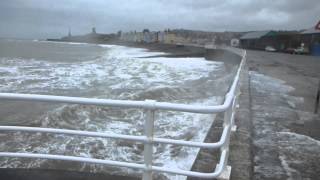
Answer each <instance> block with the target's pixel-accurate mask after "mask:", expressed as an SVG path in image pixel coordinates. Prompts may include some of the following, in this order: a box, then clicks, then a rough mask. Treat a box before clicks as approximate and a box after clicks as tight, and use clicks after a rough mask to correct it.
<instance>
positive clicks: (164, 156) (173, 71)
mask: <svg viewBox="0 0 320 180" xmlns="http://www.w3.org/2000/svg"><path fill="white" fill-rule="evenodd" d="M33 43H44V42H33ZM59 44H62V43H52V46H59ZM73 46H85V44H73ZM100 48H104V49H105V51H104V53H102V54H100V55H99V56H97V57H94V58H92V59H88V60H87V61H81V62H67V63H66V62H63V61H62V62H50V61H46V60H41V59H24V58H19V57H17V58H8V57H0V74H1V77H0V82H1V83H0V90H1V92H17V93H40V94H59V95H69V96H70V95H72V96H84V97H95V98H108V99H130V100H145V99H155V100H157V101H166V102H176V103H188V104H202V105H215V104H220V103H221V102H222V100H223V95H224V94H225V92H226V91H227V88H228V85H229V84H230V82H231V80H232V77H233V75H232V74H229V73H228V72H226V70H225V69H224V65H223V63H220V62H212V61H206V60H205V59H203V58H164V57H159V58H153V57H152V58H148V56H154V55H161V54H164V53H159V52H148V51H147V50H145V49H139V48H128V47H122V46H111V45H100ZM140 57H144V58H140ZM143 118H144V114H143V112H142V111H141V110H136V109H119V108H109V107H95V106H83V105H61V106H55V108H54V109H52V110H50V111H48V112H45V113H44V114H43V115H42V116H41V117H38V119H37V120H36V121H37V124H38V126H40V127H51V128H63V129H77V130H87V131H98V132H106V133H119V134H130V135H142V134H143V126H144V120H143ZM213 121H214V117H213V116H212V115H201V114H192V113H183V112H172V111H157V112H156V120H155V136H156V137H162V138H172V139H181V140H190V141H203V140H204V138H205V136H206V133H207V132H208V130H209V128H210V126H211V124H212V123H213ZM0 135H1V137H0V138H1V142H0V144H1V145H0V149H1V151H12V152H33V153H50V154H64V155H74V156H82V157H91V158H99V159H110V160H119V161H126V162H137V163H143V154H142V153H143V145H142V144H137V143H128V142H125V141H117V140H111V139H103V138H84V137H74V136H64V135H50V134H39V133H37V134H29V133H10V134H0ZM198 151H199V149H197V148H187V147H181V146H173V145H167V144H156V145H155V146H154V152H155V154H154V161H153V162H154V164H155V165H159V166H166V167H170V168H181V169H186V170H187V169H190V168H191V166H192V163H193V161H194V159H195V158H196V155H197V153H198ZM0 167H10V168H17V167H19V168H21V167H22V168H36V167H41V168H59V169H60V168H61V169H70V170H83V171H90V172H109V173H115V174H122V175H124V174H127V175H130V176H139V175H140V173H141V172H137V171H135V170H132V169H126V168H116V167H106V166H101V165H94V164H81V163H73V162H60V161H49V160H27V159H15V158H1V161H0ZM157 176H158V177H157V179H184V177H181V176H174V175H168V174H166V175H157Z"/></svg>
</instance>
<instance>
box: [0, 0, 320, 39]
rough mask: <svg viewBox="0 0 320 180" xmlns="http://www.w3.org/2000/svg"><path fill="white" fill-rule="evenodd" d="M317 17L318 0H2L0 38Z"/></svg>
mask: <svg viewBox="0 0 320 180" xmlns="http://www.w3.org/2000/svg"><path fill="white" fill-rule="evenodd" d="M319 20H320V2H319V0H1V1H0V37H19V38H48V37H52V38H54V37H60V36H62V35H66V34H67V32H68V28H69V27H70V28H71V30H72V33H73V34H82V33H86V32H89V31H91V27H93V26H95V27H96V29H97V32H101V33H111V32H116V31H118V30H123V31H130V30H138V31H141V30H142V29H143V28H149V29H150V30H163V29H164V28H171V29H174V28H184V29H195V30H205V31H225V30H227V31H248V30H267V29H276V30H280V29H281V30H286V29H303V28H310V27H312V26H315V24H316V23H317V22H318V21H319Z"/></svg>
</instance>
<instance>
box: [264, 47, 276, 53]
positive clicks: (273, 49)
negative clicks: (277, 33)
mask: <svg viewBox="0 0 320 180" xmlns="http://www.w3.org/2000/svg"><path fill="white" fill-rule="evenodd" d="M265 51H268V52H276V51H277V50H276V49H275V48H274V47H272V46H266V48H265Z"/></svg>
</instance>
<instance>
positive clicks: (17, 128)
mask: <svg viewBox="0 0 320 180" xmlns="http://www.w3.org/2000/svg"><path fill="white" fill-rule="evenodd" d="M0 131H24V132H41V133H54V134H67V135H76V136H87V137H101V138H112V139H122V140H129V141H138V142H146V141H148V139H147V138H146V137H145V136H133V135H121V134H114V133H110V134H107V133H103V132H90V131H79V130H67V129H54V128H39V127H21V126H0Z"/></svg>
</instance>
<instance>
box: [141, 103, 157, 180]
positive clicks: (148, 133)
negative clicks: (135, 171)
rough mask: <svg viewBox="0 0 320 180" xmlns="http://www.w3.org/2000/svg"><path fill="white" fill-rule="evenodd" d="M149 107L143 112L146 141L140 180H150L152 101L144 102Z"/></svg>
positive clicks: (153, 110) (152, 125)
mask: <svg viewBox="0 0 320 180" xmlns="http://www.w3.org/2000/svg"><path fill="white" fill-rule="evenodd" d="M146 102H147V103H148V104H149V106H150V107H148V108H147V109H146V112H145V123H144V134H145V136H146V137H147V138H148V141H147V142H145V143H144V150H143V156H144V164H145V166H146V169H145V170H144V172H143V176H142V180H152V155H153V142H152V140H153V129H154V112H155V109H154V108H153V105H154V103H155V101H154V100H146Z"/></svg>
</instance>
